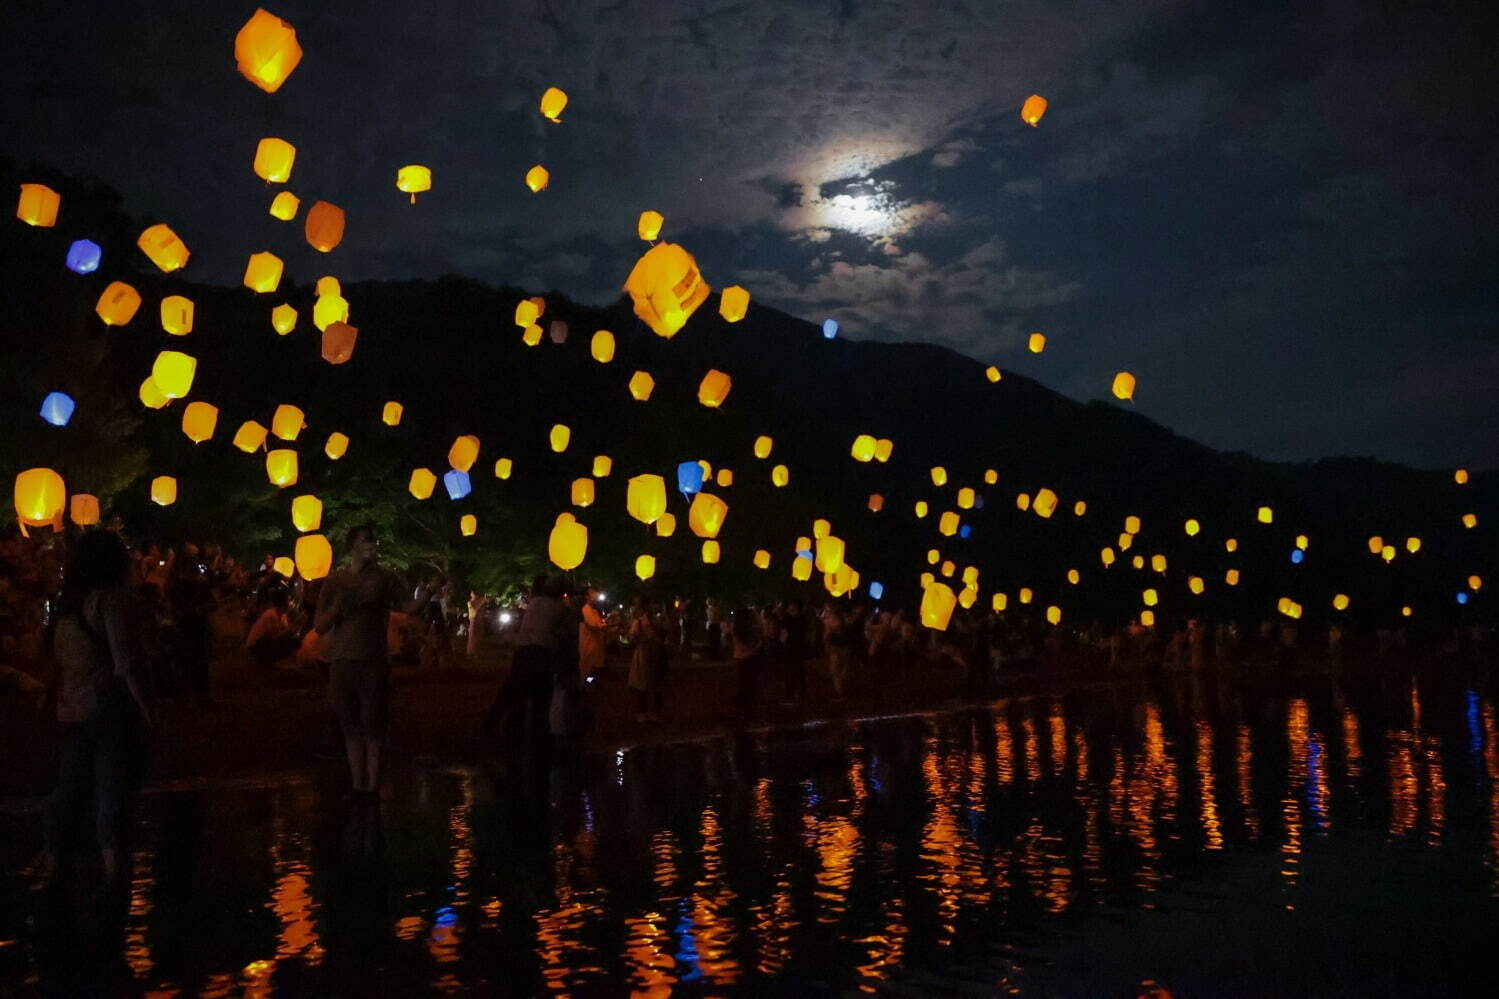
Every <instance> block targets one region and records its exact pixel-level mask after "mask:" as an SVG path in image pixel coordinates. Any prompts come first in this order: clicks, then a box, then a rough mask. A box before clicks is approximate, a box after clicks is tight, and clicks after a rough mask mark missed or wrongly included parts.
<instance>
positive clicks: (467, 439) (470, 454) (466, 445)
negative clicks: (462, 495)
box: [448, 434, 479, 472]
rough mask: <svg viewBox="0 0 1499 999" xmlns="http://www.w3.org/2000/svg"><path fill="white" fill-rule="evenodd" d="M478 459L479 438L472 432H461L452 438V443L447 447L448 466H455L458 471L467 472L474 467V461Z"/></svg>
mask: <svg viewBox="0 0 1499 999" xmlns="http://www.w3.org/2000/svg"><path fill="white" fill-rule="evenodd" d="M478 460H479V438H477V437H475V436H474V435H473V434H463V435H461V436H458V437H455V438H453V444H452V446H451V447H449V448H448V466H449V467H450V468H456V469H458V471H460V472H467V471H469V470H470V469H472V468H473V467H474V462H476V461H478Z"/></svg>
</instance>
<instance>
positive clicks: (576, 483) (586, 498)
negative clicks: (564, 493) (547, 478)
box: [571, 476, 593, 506]
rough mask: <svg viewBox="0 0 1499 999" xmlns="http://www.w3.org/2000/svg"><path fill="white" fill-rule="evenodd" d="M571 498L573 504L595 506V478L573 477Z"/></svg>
mask: <svg viewBox="0 0 1499 999" xmlns="http://www.w3.org/2000/svg"><path fill="white" fill-rule="evenodd" d="M571 499H572V504H573V506H593V480H592V479H590V478H588V477H587V476H584V477H582V478H579V479H573V484H572V489H571Z"/></svg>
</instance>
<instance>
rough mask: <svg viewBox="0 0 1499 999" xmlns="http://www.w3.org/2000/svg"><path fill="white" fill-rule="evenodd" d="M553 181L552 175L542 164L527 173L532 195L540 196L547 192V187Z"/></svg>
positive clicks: (527, 181)
mask: <svg viewBox="0 0 1499 999" xmlns="http://www.w3.org/2000/svg"><path fill="white" fill-rule="evenodd" d="M551 180H552V175H551V173H549V172H548V171H547V168H546V167H544V166H542V165H541V164H540V163H538V164H536V165H535V166H533V167H532V168H531V169H529V170H527V171H526V186H527V187H529V188H530V189H531V193H532V194H540V193H541V192H542V191H544V190H546V186H547V184H549V183H551Z"/></svg>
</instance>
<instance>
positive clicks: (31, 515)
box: [12, 468, 68, 530]
mask: <svg viewBox="0 0 1499 999" xmlns="http://www.w3.org/2000/svg"><path fill="white" fill-rule="evenodd" d="M12 495H13V497H14V499H15V507H16V519H17V520H18V521H20V523H21V527H22V529H23V530H24V529H25V528H27V527H46V526H48V525H56V524H57V523H58V521H59V520H60V519H61V518H62V511H63V507H64V506H65V505H66V503H67V499H68V487H67V485H66V483H64V482H63V479H62V476H61V475H59V474H58V473H57V472H55V471H54V470H52V469H50V468H28V469H27V470H26V471H24V472H21V473H19V474H18V475H17V476H16V484H15V489H14V490H13V492H12Z"/></svg>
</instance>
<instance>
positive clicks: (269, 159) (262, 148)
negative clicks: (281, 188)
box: [254, 136, 297, 184]
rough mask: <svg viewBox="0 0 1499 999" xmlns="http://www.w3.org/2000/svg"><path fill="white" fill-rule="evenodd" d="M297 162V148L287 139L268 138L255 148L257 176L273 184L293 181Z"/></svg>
mask: <svg viewBox="0 0 1499 999" xmlns="http://www.w3.org/2000/svg"><path fill="white" fill-rule="evenodd" d="M296 161H297V147H296V146H294V145H292V144H291V143H290V142H287V141H286V140H285V139H277V138H275V137H273V136H267V137H266V138H264V139H261V140H260V142H259V143H258V144H256V146H255V163H254V167H255V176H257V177H259V178H260V179H261V180H263V181H266V182H267V183H271V184H285V183H286V182H287V181H288V180H291V168H292V164H294V163H295V162H296Z"/></svg>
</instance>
